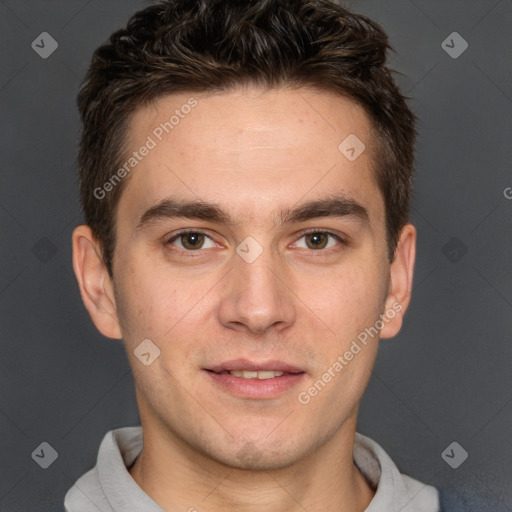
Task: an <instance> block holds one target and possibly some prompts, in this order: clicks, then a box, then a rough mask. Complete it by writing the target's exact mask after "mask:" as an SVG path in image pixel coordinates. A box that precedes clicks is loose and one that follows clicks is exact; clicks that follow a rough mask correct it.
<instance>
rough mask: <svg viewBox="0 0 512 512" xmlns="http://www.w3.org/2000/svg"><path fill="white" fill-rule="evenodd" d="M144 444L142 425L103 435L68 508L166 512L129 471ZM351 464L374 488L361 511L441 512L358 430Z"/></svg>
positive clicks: (429, 491)
mask: <svg viewBox="0 0 512 512" xmlns="http://www.w3.org/2000/svg"><path fill="white" fill-rule="evenodd" d="M142 446H143V438H142V427H124V428H119V429H117V430H111V431H110V432H108V433H107V434H105V437H104V438H103V441H102V442H101V445H100V449H99V452H98V460H97V464H96V466H95V467H94V468H93V469H91V470H90V471H88V472H87V473H85V474H84V475H83V476H81V477H80V478H79V479H78V480H77V481H76V482H75V484H74V485H73V487H71V489H69V491H68V492H67V494H66V497H65V500H64V507H65V509H66V511H67V512H164V510H163V509H162V508H161V507H160V506H158V505H157V504H156V503H155V502H154V501H153V500H152V499H151V498H150V497H149V496H148V495H147V494H146V493H145V492H144V491H143V490H142V489H141V488H140V487H139V486H138V485H137V483H136V482H135V480H133V478H132V477H131V476H130V473H129V472H128V468H129V467H131V465H132V464H133V462H134V461H135V459H136V458H137V457H138V455H139V454H140V452H141V451H142ZM354 462H355V464H356V465H357V467H358V468H359V469H360V471H361V472H362V473H363V474H364V475H365V477H366V478H367V480H368V482H369V484H370V485H371V486H372V487H373V488H374V489H376V493H375V496H374V498H373V500H372V501H371V503H370V505H369V506H368V507H367V508H366V510H365V512H439V510H440V509H439V495H438V492H437V489H435V488H434V487H431V486H429V485H424V484H422V483H420V482H418V481H417V480H414V479H413V478H411V477H409V476H407V475H402V474H400V472H399V471H398V469H397V467H396V466H395V464H394V463H393V461H392V460H391V459H390V458H389V456H388V455H387V454H386V452H385V451H384V450H383V449H382V448H381V446H379V445H378V444H377V443H376V442H375V441H373V440H372V439H370V438H369V437H366V436H363V435H362V434H359V433H357V432H356V434H355V440H354Z"/></svg>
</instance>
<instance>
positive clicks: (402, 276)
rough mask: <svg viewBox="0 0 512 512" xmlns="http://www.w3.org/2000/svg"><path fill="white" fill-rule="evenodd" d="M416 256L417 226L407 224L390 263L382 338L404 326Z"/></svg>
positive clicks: (390, 335) (396, 332) (394, 333)
mask: <svg viewBox="0 0 512 512" xmlns="http://www.w3.org/2000/svg"><path fill="white" fill-rule="evenodd" d="M415 258H416V228H415V227H414V226H413V225H412V224H406V225H405V226H404V227H403V228H402V231H401V232H400V237H399V240H398V244H397V247H396V250H395V259H394V260H393V262H392V263H391V265H390V276H389V293H388V296H387V299H386V305H385V309H384V313H383V314H384V320H385V321H384V327H383V329H382V330H381V333H380V337H381V338H392V337H393V336H396V335H397V334H398V332H399V331H400V329H401V327H402V318H403V315H404V314H405V312H406V310H407V308H408V307H409V303H410V301H411V291H412V280H413V273H414V262H415Z"/></svg>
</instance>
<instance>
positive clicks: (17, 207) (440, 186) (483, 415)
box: [0, 0, 512, 512]
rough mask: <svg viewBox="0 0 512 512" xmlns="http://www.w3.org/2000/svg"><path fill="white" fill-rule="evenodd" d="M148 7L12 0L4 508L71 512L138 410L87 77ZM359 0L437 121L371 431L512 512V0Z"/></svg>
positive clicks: (3, 223)
mask: <svg viewBox="0 0 512 512" xmlns="http://www.w3.org/2000/svg"><path fill="white" fill-rule="evenodd" d="M146 5H148V2H143V1H136V0H129V1H126V0H123V1H121V0H117V1H112V0H109V1H100V0H89V1H84V0H65V1H64V0H62V1H57V0H53V1H34V0H32V1H29V0H24V1H23V0H16V1H14V0H4V1H0V59H1V60H0V63H1V66H0V112H1V115H2V123H1V136H0V169H1V171H0V227H1V233H2V243H1V253H0V264H1V269H2V270H1V272H0V315H1V325H2V332H1V335H2V337H1V357H0V433H1V438H0V454H1V455H0V460H1V464H0V472H1V474H0V510H2V511H6V512H14V511H23V512H29V511H37V512H47V511H48V512H49V511H55V510H62V509H63V506H62V502H63V497H64V494H65V492H66V491H67V490H68V488H69V487H71V485H72V484H73V483H74V481H75V480H76V478H78V477H79V476H80V475H82V474H83V473H84V472H85V471H87V470H88V469H90V468H91V467H92V466H93V465H94V464H95V459H96V455H97V450H98V447H99V444H100V441H101V439H102V437H103V435H104V434H105V433H106V432H107V431H108V430H110V429H113V428H118V427H122V426H128V425H136V424H138V413H137V408H136V403H135V398H134V386H133V380H132V377H131V373H130V369H129V365H128V362H127V359H126V355H125V353H124V349H123V347H122V344H121V342H118V341H113V340H108V339H105V338H103V337H102V336H101V335H100V334H99V333H98V332H96V330H95V328H94V327H93V325H92V323H91V321H90V320H89V318H88V315H87V313H86V311H85V309H84V307H83V306H82V304H81V300H80V297H79V293H78V288H77V285H76V282H75V279H74V275H73V272H72V266H71V244H70V236H71V232H72V229H73V227H74V226H75V225H76V224H78V223H80V221H81V215H80V209H79V206H78V201H77V186H76V179H75V168H74V159H75V154H76V143H77V137H78V114H77V110H76V107H75V96H76V93H77V90H78V86H79V83H80V80H81V78H82V76H83V74H84V72H85V69H86V67H87V64H88V62H89V60H90V57H91V54H92V52H93V50H94V49H95V48H96V47H97V46H98V45H99V44H100V43H101V42H103V41H104V40H105V39H106V38H107V37H108V35H109V34H110V33H111V32H112V31H113V30H114V29H117V28H119V27H120V26H122V25H123V24H124V23H125V22H126V21H127V19H128V17H129V15H130V14H131V13H133V12H134V11H135V10H137V9H139V8H141V7H143V6H146ZM346 5H348V6H351V7H352V8H353V9H354V10H355V11H358V12H362V13H365V14H368V15H369V16H371V17H373V18H374V19H376V20H377V21H378V22H380V23H381V24H382V25H383V26H384V28H385V29H386V30H387V31H388V33H389V35H390V38H391V41H392V44H393V46H394V47H395V49H396V52H397V53H396V54H395V55H394V56H393V60H392V64H393V67H394V68H395V69H396V70H397V71H399V72H401V73H403V76H402V75H400V76H398V78H397V79H398V82H399V83H400V85H401V86H402V88H403V90H404V91H405V93H406V94H407V95H409V96H411V97H412V98H413V99H412V100H411V106H412V107H413V108H414V110H415V112H416V113H417V115H418V116H419V118H420V125H419V132H420V133H419V141H418V152H417V176H416V189H415V196H414V202H413V222H414V223H415V224H416V226H417V228H418V236H419V239H418V258H417V265H416V274H415V283H414V294H413V302H412V304H411V307H410V310H409V312H408V313H407V315H406V322H405V326H404V328H403V331H402V332H401V333H400V335H399V336H397V337H396V338H394V339H392V340H384V341H382V342H381V346H380V350H379V356H378V360H377V364H376V366H375V371H374V374H373V376H372V378H371V381H370V384H369V387H368V389H367V392H366V394H365V397H364V399H363V401H362V404H361V408H360V419H359V425H358V431H359V432H362V433H364V434H366V435H368V436H370V437H372V438H373V439H375V440H376V441H377V442H379V443H380V444H381V445H382V446H383V447H384V449H385V450H386V451H387V452H388V453H389V454H390V456H391V457H392V458H393V460H394V461H395V462H396V463H397V465H398V467H399V468H400V470H401V471H402V472H404V473H407V474H410V475H411V476H413V477H415V478H417V479H419V480H421V481H423V482H425V483H429V484H432V485H435V486H437V487H438V488H439V489H440V490H441V495H442V499H443V503H444V507H445V509H446V510H447V511H455V512H459V511H461V512H462V511H464V512H487V511H489V512H506V511H511V510H512V443H511V441H510V434H511V430H512V378H511V356H512V343H511V341H512V340H511V332H512V315H511V312H512V277H511V272H510V269H511V262H512V243H511V232H512V220H511V219H512V215H511V213H512V200H509V199H507V198H506V197H505V196H506V194H507V190H510V189H508V187H512V173H511V170H510V161H511V133H512V130H511V128H512V126H511V125H512V121H511V119H512V73H511V61H512V59H511V57H512V44H511V43H512V41H511V39H512V38H511V35H510V34H511V32H512V31H511V28H512V3H511V2H510V0H499V1H495V0H487V1H456V0H450V1H440V0H439V1H420V0H415V1H412V0H411V1H409V0H395V1H386V2H383V1H381V2H378V1H364V0H361V1H353V2H346ZM44 31H46V32H49V33H50V34H51V35H52V37H53V38H54V39H55V40H56V41H57V42H58V45H59V47H58V49H57V50H56V51H55V52H54V53H53V54H52V55H51V56H50V57H49V58H48V59H42V58H41V57H40V56H39V55H38V54H37V53H36V52H35V51H34V50H33V49H32V48H31V43H32V41H34V40H35V39H36V38H37V36H38V35H39V34H40V33H41V32H44ZM454 31H455V32H458V33H459V34H460V35H461V36H462V37H463V38H464V39H465V40H466V41H467V43H468V44H469V47H468V49H467V50H466V51H465V52H464V53H462V55H460V56H459V57H458V58H456V59H454V58H452V57H451V56H450V55H448V53H447V52H446V51H445V50H444V49H443V47H442V44H441V43H442V42H443V41H444V40H445V39H446V38H447V36H448V35H449V34H451V33H452V32H454ZM448 44H450V45H452V46H454V47H455V50H456V49H458V48H460V46H459V44H460V43H459V42H455V41H454V43H453V44H452V43H451V42H450V40H449V39H448ZM510 196H512V191H511V193H510V195H509V197H510ZM453 441H456V442H458V443H459V444H460V445H461V446H462V447H463V448H464V449H465V450H466V451H467V452H468V453H469V457H468V459H467V460H466V461H465V462H464V463H463V464H462V465H461V466H460V467H459V468H458V469H452V468H451V467H450V466H449V465H448V464H447V463H446V462H445V460H443V458H442V457H441V453H442V452H443V451H444V450H445V449H446V448H447V447H448V445H450V444H451V443H452V442H453ZM42 442H47V443H49V444H50V445H51V446H52V447H53V448H54V449H55V450H56V451H57V452H58V458H57V460H56V461H55V462H54V463H53V464H52V465H51V466H50V467H49V468H47V469H42V468H41V467H40V466H39V465H38V464H36V462H35V460H33V458H32V453H33V452H34V450H35V449H36V448H38V447H39V445H40V444H41V443H42ZM383 512H384V511H383Z"/></svg>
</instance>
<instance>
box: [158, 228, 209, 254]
mask: <svg viewBox="0 0 512 512" xmlns="http://www.w3.org/2000/svg"><path fill="white" fill-rule="evenodd" d="M205 243H206V244H208V243H209V245H207V246H206V247H205ZM167 244H169V245H175V246H176V247H178V248H179V249H182V250H186V251H197V250H199V249H210V248H212V247H214V246H215V243H214V242H213V240H212V239H211V238H210V237H209V236H208V235H206V234H205V233H201V232H200V231H184V232H181V233H179V234H178V235H176V236H174V237H172V238H171V239H170V240H169V241H168V242H167Z"/></svg>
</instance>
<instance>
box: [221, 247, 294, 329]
mask: <svg viewBox="0 0 512 512" xmlns="http://www.w3.org/2000/svg"><path fill="white" fill-rule="evenodd" d="M233 258H234V261H233V267H232V269H231V271H230V272H229V273H228V274H227V275H226V277H225V280H224V282H223V285H222V289H223V294H222V299H221V303H220V306H219V310H218V314H219V319H220V322H221V323H222V324H223V325H224V326H225V327H227V328H230V329H235V330H238V331H241V332H242V331H245V332H250V333H253V334H264V333H265V332H267V331H268V330H270V329H274V330H276V331H282V330H284V329H286V328H287V327H290V326H291V325H293V323H294V322H295V319H296V305H295V301H294V299H295V296H294V294H293V291H292V289H291V288H290V287H289V282H288V283H287V281H289V279H287V277H286V268H285V266H284V262H282V261H279V257H278V255H276V254H274V255H273V254H271V251H270V250H269V249H264V250H263V252H262V254H261V255H260V256H259V257H258V258H257V259H256V260H255V261H253V262H251V263H249V262H247V261H245V260H244V259H243V258H242V257H240V256H238V254H235V255H234V257H233Z"/></svg>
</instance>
